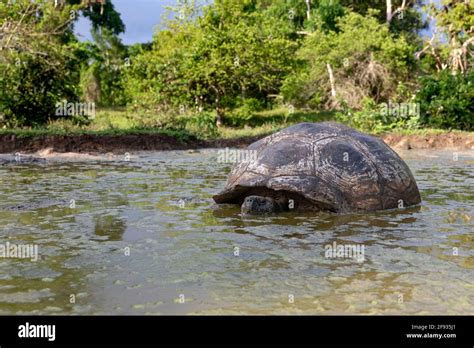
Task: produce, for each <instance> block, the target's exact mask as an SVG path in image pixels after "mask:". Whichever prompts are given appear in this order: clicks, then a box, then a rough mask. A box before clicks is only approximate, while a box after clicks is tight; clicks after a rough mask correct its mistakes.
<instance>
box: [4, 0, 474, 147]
mask: <svg viewBox="0 0 474 348" xmlns="http://www.w3.org/2000/svg"><path fill="white" fill-rule="evenodd" d="M60 3H61V4H60V5H56V6H55V4H54V2H52V1H47V0H38V1H35V2H31V1H30V0H17V1H15V2H10V1H7V0H1V1H0V28H1V31H0V76H1V78H0V126H1V127H2V128H3V130H2V133H5V132H7V133H8V132H10V133H11V132H14V133H16V134H19V135H21V136H30V135H32V134H85V133H87V134H89V133H90V132H92V133H94V134H117V133H120V134H124V133H127V132H128V133H137V132H138V133H140V134H141V132H152V133H155V132H162V133H167V134H174V135H176V136H178V137H182V136H197V137H198V138H216V137H223V138H227V137H233V136H247V135H260V134H266V133H269V132H272V131H275V130H277V129H280V128H282V127H284V126H286V125H289V124H292V123H296V122H301V121H310V122H316V121H322V120H337V121H340V122H343V123H345V124H348V125H350V126H353V127H356V128H358V129H361V130H363V131H367V132H372V133H381V132H401V131H402V130H403V131H407V132H416V131H422V130H423V129H430V128H436V129H460V130H472V129H473V128H474V110H473V105H474V92H473V91H474V88H473V83H474V81H473V74H474V73H473V70H472V67H473V61H474V53H473V47H474V36H473V34H474V19H473V18H474V10H473V6H472V4H471V3H470V2H466V1H461V0H445V1H444V2H443V7H442V8H439V7H436V6H433V5H430V6H425V7H424V8H423V11H424V12H426V13H429V14H430V15H431V16H433V17H435V18H436V20H437V27H436V30H435V31H434V34H433V37H431V38H430V37H428V38H423V37H421V36H420V35H419V30H420V29H421V28H424V27H426V23H424V22H423V20H422V18H423V17H422V13H421V12H420V10H419V9H417V6H419V5H421V2H419V1H418V2H417V1H398V0H393V1H387V2H383V1H367V2H353V1H345V0H311V1H300V0H274V1H267V0H258V1H257V0H215V1H213V3H212V4H210V5H205V6H204V5H203V4H201V3H200V1H198V0H187V1H180V2H178V5H177V6H176V7H170V8H168V11H169V13H168V14H167V15H166V16H164V18H163V21H162V24H163V25H162V28H160V29H159V30H157V32H156V33H155V35H154V39H153V42H152V43H149V44H137V45H132V46H125V45H123V44H122V43H121V41H120V39H119V37H118V34H120V33H121V32H123V31H124V30H125V26H124V24H123V22H122V21H121V19H120V16H119V14H118V13H117V12H116V11H115V9H114V7H113V4H112V1H110V0H108V1H99V0H88V1H81V0H68V1H64V2H60ZM389 4H392V5H391V7H390V6H389ZM79 14H83V15H85V16H87V17H89V18H90V19H91V20H92V23H93V41H92V42H79V41H78V39H77V38H76V37H75V36H74V34H73V30H72V29H73V25H74V22H75V21H76V20H77V18H78V16H79ZM443 38H444V40H443ZM84 103H90V104H91V105H93V106H94V108H93V109H92V111H91V110H89V111H88V112H85V111H84V109H83V108H82V104H84ZM59 105H64V111H63V112H59V113H58V108H59ZM78 105H79V107H78ZM88 105H89V104H88ZM99 108H100V109H99ZM91 112H92V114H91Z"/></svg>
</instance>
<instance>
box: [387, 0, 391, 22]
mask: <svg viewBox="0 0 474 348" xmlns="http://www.w3.org/2000/svg"><path fill="white" fill-rule="evenodd" d="M391 20H392V0H387V23H390V21H391Z"/></svg>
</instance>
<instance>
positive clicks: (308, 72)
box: [282, 12, 415, 108]
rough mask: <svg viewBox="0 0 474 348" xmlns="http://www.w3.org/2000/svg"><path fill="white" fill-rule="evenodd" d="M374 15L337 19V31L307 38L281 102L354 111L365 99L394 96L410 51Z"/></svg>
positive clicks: (409, 66) (407, 69) (407, 70)
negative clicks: (283, 99)
mask: <svg viewBox="0 0 474 348" xmlns="http://www.w3.org/2000/svg"><path fill="white" fill-rule="evenodd" d="M371 14H372V15H371ZM376 15H377V13H376V12H369V15H368V16H366V17H364V16H362V15H360V14H357V13H353V12H351V13H348V14H347V15H345V16H344V17H342V18H340V19H338V21H337V29H338V31H329V32H324V31H322V30H318V31H316V32H314V33H312V34H311V35H308V36H307V37H306V39H305V41H304V42H303V45H302V47H301V49H300V50H299V51H298V57H299V58H301V59H302V60H303V61H304V62H305V64H304V65H302V66H301V68H300V69H299V71H297V72H296V73H295V74H292V75H289V76H288V78H287V79H286V81H285V83H284V85H283V87H282V93H283V95H284V96H285V99H286V100H288V101H289V102H291V103H293V104H295V106H309V107H330V108H337V107H340V106H341V101H343V102H344V104H347V105H348V106H350V107H353V108H358V107H360V106H361V104H360V103H361V101H362V100H363V99H364V98H365V97H370V98H373V99H374V100H375V101H376V102H380V101H386V100H388V99H389V98H391V97H392V98H393V97H394V96H395V94H396V93H395V92H396V89H397V85H398V82H399V81H407V80H408V79H409V77H410V74H411V73H412V72H413V70H414V58H413V52H414V50H415V47H414V46H413V45H411V44H409V43H408V42H407V41H406V40H405V38H404V37H403V36H401V37H396V36H395V35H393V34H392V33H390V31H389V28H388V26H387V25H386V24H385V23H383V24H381V23H379V21H378V20H377V18H376Z"/></svg>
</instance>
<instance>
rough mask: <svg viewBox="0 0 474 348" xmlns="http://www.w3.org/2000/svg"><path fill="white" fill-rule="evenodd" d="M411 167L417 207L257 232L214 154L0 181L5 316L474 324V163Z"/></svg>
mask: <svg viewBox="0 0 474 348" xmlns="http://www.w3.org/2000/svg"><path fill="white" fill-rule="evenodd" d="M402 156H403V158H404V159H405V160H406V162H407V163H408V165H409V166H410V168H411V170H412V172H413V174H414V176H415V178H416V180H417V182H418V186H419V188H420V192H421V195H422V198H423V204H422V206H421V207H416V208H408V209H402V210H397V211H385V212H376V213H370V214H352V215H336V214H330V213H319V214H314V213H313V214H290V213H285V214H283V215H278V216H272V217H252V218H243V217H241V216H240V214H239V213H240V212H239V208H238V207H229V206H227V207H215V206H214V204H213V201H212V199H211V196H212V195H213V194H214V193H216V192H217V191H219V190H220V189H221V188H222V187H223V185H224V183H225V179H226V176H227V173H228V172H229V170H230V167H231V164H222V163H218V161H217V152H216V150H200V151H171V152H159V153H157V152H148V153H146V152H143V153H135V154H131V156H130V158H128V157H121V156H120V157H115V158H110V157H106V156H104V157H103V158H86V157H84V158H81V157H79V158H73V159H68V158H59V157H58V158H54V157H53V158H51V159H50V160H49V163H48V164H30V165H27V164H22V163H16V164H9V165H5V166H0V247H1V245H3V246H5V247H6V246H7V245H9V246H10V247H11V246H12V245H15V246H18V247H19V246H21V245H32V246H36V247H37V248H38V249H37V251H38V259H37V260H35V259H34V258H18V257H12V256H11V255H10V257H8V258H5V257H4V258H0V314H191V313H192V314H196V313H197V314H227V313H230V314H239V313H245V314H285V313H290V314H299V313H302V314H357V313H361V314H368V313H377V314H446V313H447V314H473V313H474V207H473V206H474V152H472V151H471V152H464V153H463V152H459V153H458V154H456V156H457V158H456V157H455V156H454V157H453V152H448V151H426V152H423V151H416V152H415V151H409V152H407V153H405V154H402ZM338 246H343V247H344V246H355V247H358V248H359V249H357V250H359V252H360V251H361V250H362V252H360V253H359V254H358V255H359V256H360V255H362V257H361V258H356V257H354V255H352V256H347V253H346V254H341V255H339V254H329V255H328V253H327V250H328V249H329V248H331V247H336V249H337V247H338ZM362 247H363V249H361V248H362ZM4 250H5V249H4ZM32 250H33V249H32ZM354 250H355V249H354Z"/></svg>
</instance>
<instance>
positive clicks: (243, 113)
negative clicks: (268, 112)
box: [226, 98, 264, 127]
mask: <svg viewBox="0 0 474 348" xmlns="http://www.w3.org/2000/svg"><path fill="white" fill-rule="evenodd" d="M263 109H264V105H263V103H262V101H260V100H258V99H255V98H248V99H244V101H243V105H242V106H241V107H239V108H237V109H235V110H233V111H232V112H231V113H230V114H229V115H228V116H227V117H226V123H227V124H229V125H230V126H232V127H243V126H244V125H246V124H247V123H248V121H249V120H250V119H252V118H253V117H254V116H255V113H257V112H259V111H262V110H263Z"/></svg>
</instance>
